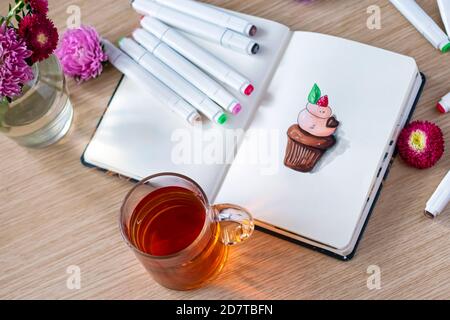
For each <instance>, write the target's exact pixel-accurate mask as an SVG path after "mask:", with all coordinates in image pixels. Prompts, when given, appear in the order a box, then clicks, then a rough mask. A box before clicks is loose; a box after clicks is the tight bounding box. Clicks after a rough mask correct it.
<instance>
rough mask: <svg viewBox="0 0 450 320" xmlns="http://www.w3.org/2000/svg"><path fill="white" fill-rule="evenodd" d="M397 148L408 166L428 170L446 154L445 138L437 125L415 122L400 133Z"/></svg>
mask: <svg viewBox="0 0 450 320" xmlns="http://www.w3.org/2000/svg"><path fill="white" fill-rule="evenodd" d="M397 146H398V151H399V154H400V157H401V158H402V159H403V160H404V161H405V162H406V163H407V164H409V165H411V166H413V167H415V168H418V169H426V168H430V167H432V166H434V165H435V164H436V163H437V162H438V161H439V159H440V158H441V157H442V155H443V154H444V137H443V135H442V131H441V129H440V128H439V127H438V126H437V125H435V124H433V123H431V122H428V121H415V122H412V123H411V124H410V125H408V126H407V127H406V128H405V129H403V131H402V132H401V133H400V137H399V140H398V144H397Z"/></svg>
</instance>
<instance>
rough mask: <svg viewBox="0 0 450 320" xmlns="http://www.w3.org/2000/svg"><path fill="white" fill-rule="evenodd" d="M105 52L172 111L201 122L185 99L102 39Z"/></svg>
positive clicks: (193, 121) (119, 68) (195, 111)
mask: <svg viewBox="0 0 450 320" xmlns="http://www.w3.org/2000/svg"><path fill="white" fill-rule="evenodd" d="M102 44H103V46H104V50H105V53H106V54H107V55H108V57H109V62H110V63H111V64H112V65H113V66H114V67H116V68H117V69H118V70H119V71H120V72H122V73H123V74H124V75H126V76H127V77H128V78H130V79H131V80H133V81H134V82H136V84H139V85H141V86H142V88H143V89H145V90H149V91H151V92H152V93H154V97H155V98H157V99H159V100H160V102H162V103H164V104H165V105H167V106H168V107H169V108H170V109H171V110H172V111H173V112H174V113H176V114H177V115H179V116H180V117H182V118H183V119H184V120H185V121H187V122H188V123H189V124H191V125H196V124H199V123H201V119H202V118H201V116H200V114H199V113H198V112H197V110H195V108H194V107H192V106H191V105H190V104H188V103H187V102H186V101H184V100H183V99H182V98H180V97H179V96H178V95H177V94H176V93H175V92H173V91H172V90H170V89H169V88H168V87H166V86H165V85H164V84H162V83H161V82H160V81H159V80H157V79H155V78H154V77H153V76H152V75H151V74H149V73H148V72H147V71H145V70H144V69H142V68H141V67H140V66H139V65H138V64H137V63H136V62H134V61H133V60H132V59H131V58H130V57H128V56H127V55H126V54H125V53H123V52H122V51H121V50H120V49H118V48H116V47H115V46H114V45H113V44H112V43H111V42H109V41H108V40H106V39H102Z"/></svg>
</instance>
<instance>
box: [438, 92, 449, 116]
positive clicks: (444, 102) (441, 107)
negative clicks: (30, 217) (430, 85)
mask: <svg viewBox="0 0 450 320" xmlns="http://www.w3.org/2000/svg"><path fill="white" fill-rule="evenodd" d="M436 107H437V109H438V111H439V112H440V113H447V112H449V111H450V92H449V93H447V94H446V95H445V96H444V97H443V98H442V99H441V101H439V102H438V104H437V106H436Z"/></svg>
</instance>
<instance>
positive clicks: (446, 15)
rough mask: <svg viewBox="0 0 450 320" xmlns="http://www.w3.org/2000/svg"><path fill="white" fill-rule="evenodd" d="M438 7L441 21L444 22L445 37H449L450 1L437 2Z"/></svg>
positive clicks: (439, 0)
mask: <svg viewBox="0 0 450 320" xmlns="http://www.w3.org/2000/svg"><path fill="white" fill-rule="evenodd" d="M438 5H439V11H440V12H441V17H442V21H444V25H445V30H447V35H448V36H450V1H449V0H438Z"/></svg>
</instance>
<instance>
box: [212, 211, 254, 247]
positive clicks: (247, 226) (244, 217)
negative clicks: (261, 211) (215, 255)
mask: <svg viewBox="0 0 450 320" xmlns="http://www.w3.org/2000/svg"><path fill="white" fill-rule="evenodd" d="M213 210H214V211H215V217H216V221H217V222H218V223H219V225H220V228H221V234H222V242H223V243H224V244H225V245H227V246H232V245H235V244H238V243H241V242H243V241H245V240H247V239H248V238H249V237H250V236H251V235H252V233H253V230H255V224H254V222H253V217H252V215H251V214H250V213H249V212H248V211H247V210H246V209H244V208H242V207H239V206H236V205H234V204H228V203H224V204H216V205H215V206H213Z"/></svg>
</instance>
